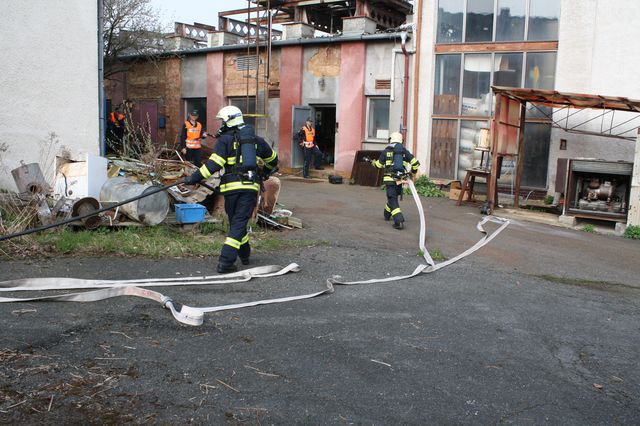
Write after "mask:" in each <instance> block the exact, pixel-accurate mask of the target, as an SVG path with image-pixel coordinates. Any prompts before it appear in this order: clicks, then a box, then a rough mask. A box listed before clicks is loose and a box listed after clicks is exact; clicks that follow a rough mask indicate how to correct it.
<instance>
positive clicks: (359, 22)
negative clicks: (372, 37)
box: [342, 16, 376, 36]
mask: <svg viewBox="0 0 640 426" xmlns="http://www.w3.org/2000/svg"><path fill="white" fill-rule="evenodd" d="M375 32H376V21H374V20H373V19H371V18H368V17H366V16H347V17H345V18H342V35H345V36H353V35H363V34H373V33H375Z"/></svg>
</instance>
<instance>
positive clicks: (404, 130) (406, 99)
mask: <svg viewBox="0 0 640 426" xmlns="http://www.w3.org/2000/svg"><path fill="white" fill-rule="evenodd" d="M404 27H405V28H408V29H411V28H413V24H408V25H404ZM400 40H401V43H402V44H401V46H402V53H403V54H404V88H403V89H404V91H403V94H402V139H403V140H405V141H406V137H407V113H408V111H409V58H410V56H411V55H413V54H415V53H416V51H415V49H413V50H408V49H407V31H403V32H402V33H400ZM394 55H395V53H394Z"/></svg>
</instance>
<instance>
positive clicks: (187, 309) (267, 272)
mask: <svg viewBox="0 0 640 426" xmlns="http://www.w3.org/2000/svg"><path fill="white" fill-rule="evenodd" d="M182 182H183V181H182V180H181V181H178V182H175V183H173V184H171V185H167V186H163V187H158V188H157V189H154V190H152V191H149V192H147V193H144V194H142V195H140V196H137V197H133V198H130V199H128V200H125V201H122V202H119V203H117V204H115V205H112V206H109V207H105V208H102V209H99V210H95V211H92V212H91V213H88V214H85V215H81V216H76V217H72V218H70V219H67V220H64V221H61V222H58V223H55V224H51V225H47V226H43V227H40V228H35V229H30V230H26V231H23V232H20V233H17V234H12V235H7V236H4V237H0V242H1V241H5V240H8V239H11V238H16V237H19V236H23V235H28V234H32V233H35V232H40V231H44V230H46V229H50V228H53V227H56V226H61V225H64V224H68V223H71V222H73V221H77V220H81V219H84V218H86V217H90V216H93V215H96V214H99V213H102V212H104V211H107V210H111V209H114V208H117V207H119V206H121V205H124V204H127V203H130V202H133V201H136V200H138V199H140V198H144V197H147V196H150V195H153V194H156V193H158V192H160V191H166V190H168V189H169V188H171V187H173V186H175V185H178V184H180V183H182ZM408 185H409V188H410V190H411V194H412V195H413V199H414V201H415V203H416V206H417V208H418V212H419V216H420V236H419V242H418V245H419V247H420V250H421V251H422V255H423V257H424V260H425V261H426V264H420V265H418V266H417V267H416V268H415V269H414V270H413V272H412V273H411V274H409V275H401V276H395V277H387V278H374V279H369V280H364V281H344V280H343V278H342V277H340V276H334V277H332V278H329V279H327V280H326V287H325V288H324V289H323V290H320V291H317V292H314V293H308V294H303V295H298V296H287V297H280V298H274V299H263V300H257V301H251V302H244V303H237V304H230V305H219V306H209V307H191V306H187V305H179V304H178V307H179V309H178V307H177V306H176V303H174V301H173V300H172V299H171V298H170V297H168V296H165V295H163V294H162V293H159V292H157V291H153V290H149V289H146V288H142V287H161V286H198V285H226V284H232V283H239V282H247V281H249V280H251V279H254V278H268V277H274V276H281V275H285V274H287V273H289V272H299V271H300V267H299V266H298V265H297V264H296V263H291V264H289V265H287V266H285V267H281V266H277V265H269V266H259V267H255V268H250V269H245V270H242V271H239V272H234V273H230V274H223V275H213V276H203V277H183V278H157V279H140V280H84V279H75V278H26V279H18V280H10V281H4V282H0V292H18V291H51V290H72V289H75V290H78V289H82V290H90V289H91V290H90V291H85V292H76V293H67V294H62V295H50V296H37V297H29V298H14V297H0V303H10V302H45V301H50V302H96V301H99V300H104V299H109V298H113V297H118V296H136V297H141V298H145V299H150V300H153V301H155V302H158V303H160V304H161V305H162V307H163V308H166V309H169V310H170V311H171V314H172V315H173V317H174V318H175V319H176V321H178V322H180V323H182V324H186V325H192V326H199V325H202V324H203V322H204V314H205V313H208V312H219V311H225V310H235V309H241V308H247V307H253V306H259V305H268V304H275V303H287V302H292V301H296V300H304V299H311V298H314V297H318V296H321V295H327V294H331V293H333V292H334V291H335V289H334V286H336V285H362V284H374V283H388V282H394V281H399V280H404V279H408V278H412V277H415V276H418V275H420V274H427V273H432V272H435V271H437V270H439V269H442V268H444V267H445V266H448V265H451V264H452V263H454V262H456V261H458V260H460V259H462V258H464V257H466V256H468V255H470V254H472V253H474V252H475V251H477V250H479V249H480V248H481V247H483V246H484V245H486V244H488V243H489V242H490V241H491V240H493V239H494V238H495V237H496V236H498V234H500V232H502V231H503V230H504V229H505V228H506V227H507V226H508V225H509V221H508V220H506V219H502V218H498V217H495V216H485V217H484V218H483V219H482V220H481V221H480V222H478V224H477V225H476V228H477V229H478V231H479V232H481V233H482V234H483V236H482V238H480V240H478V242H476V243H475V244H474V245H473V246H471V247H470V248H468V249H467V250H465V251H464V252H462V253H460V254H459V255H457V256H455V257H453V258H451V259H449V260H447V261H444V262H441V263H438V264H436V263H435V262H434V261H433V259H432V257H431V255H430V254H429V251H428V250H427V248H426V245H425V236H426V224H425V217H424V210H423V208H422V202H421V201H420V197H419V196H418V193H417V191H416V188H415V185H414V184H413V182H412V181H411V180H409V181H408ZM209 189H210V188H209ZM487 222H495V223H498V224H500V226H499V227H498V229H496V230H495V231H494V232H493V233H491V234H488V233H487V231H485V229H484V227H483V225H484V224H486V223H487Z"/></svg>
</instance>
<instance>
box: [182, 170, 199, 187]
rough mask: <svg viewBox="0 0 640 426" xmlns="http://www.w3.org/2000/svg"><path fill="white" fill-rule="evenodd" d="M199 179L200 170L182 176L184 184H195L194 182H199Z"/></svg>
mask: <svg viewBox="0 0 640 426" xmlns="http://www.w3.org/2000/svg"><path fill="white" fill-rule="evenodd" d="M201 179H202V178H201V177H200V172H195V173H194V174H192V175H191V176H187V177H186V178H184V183H185V184H186V185H195V184H196V183H198V182H200V180H201Z"/></svg>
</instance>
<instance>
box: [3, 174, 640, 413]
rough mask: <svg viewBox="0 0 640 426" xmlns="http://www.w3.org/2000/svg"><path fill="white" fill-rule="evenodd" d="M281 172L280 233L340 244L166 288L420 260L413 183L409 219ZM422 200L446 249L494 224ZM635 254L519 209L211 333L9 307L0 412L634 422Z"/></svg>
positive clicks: (291, 279)
mask: <svg viewBox="0 0 640 426" xmlns="http://www.w3.org/2000/svg"><path fill="white" fill-rule="evenodd" d="M282 182H283V187H282V192H281V195H280V201H281V202H282V203H284V204H285V205H286V208H288V209H291V210H293V211H294V213H295V215H296V216H297V217H299V218H301V219H302V221H303V223H304V226H305V228H304V229H302V230H295V231H283V232H281V236H282V238H288V239H305V240H321V241H324V242H325V243H323V244H319V245H314V246H313V247H308V248H302V249H295V250H293V249H289V250H285V251H282V252H278V253H270V254H267V253H257V254H256V255H255V256H254V257H253V261H254V264H255V265H267V264H279V265H286V264H288V263H290V262H296V263H298V264H299V265H300V266H301V268H302V270H301V272H299V273H297V274H289V275H286V276H283V277H278V278H268V279H260V280H254V281H250V282H246V283H240V284H232V285H225V286H209V287H197V288H163V289H161V290H160V291H161V292H162V293H164V294H166V295H169V296H171V297H172V298H173V299H174V300H176V301H178V302H181V303H184V304H187V305H190V306H212V305H219V304H226V303H236V302H242V301H249V300H257V299H264V298H272V297H281V296H289V295H297V294H303V293H308V292H313V291H318V290H321V289H322V288H324V282H325V280H326V279H327V278H329V277H331V276H332V275H336V274H339V275H342V276H343V277H344V278H346V279H349V280H357V279H368V278H383V277H386V276H394V275H401V274H407V273H409V272H410V271H412V270H413V269H414V268H415V266H416V265H418V264H420V263H421V258H420V257H418V242H417V232H418V224H419V222H418V217H417V210H416V208H415V206H412V205H411V204H412V201H411V198H410V197H405V199H404V201H403V202H401V207H402V208H403V210H404V211H405V214H406V217H407V229H405V230H403V231H397V230H394V229H392V227H391V225H390V224H389V223H387V222H385V221H384V220H383V219H382V208H383V206H384V202H385V196H384V192H383V191H380V190H379V189H377V188H365V187H358V186H350V185H330V184H328V183H325V182H318V183H310V182H305V181H303V180H301V179H296V178H284V179H283V181H282ZM422 201H423V206H424V208H425V211H426V216H427V227H428V230H427V247H429V248H430V249H431V250H439V251H440V252H441V253H442V254H443V255H444V256H445V257H446V258H451V257H453V256H455V255H456V254H458V253H460V252H462V251H463V250H465V249H466V248H468V247H469V246H471V245H472V244H473V243H475V241H477V240H478V239H479V238H480V234H479V233H478V232H477V231H476V230H475V224H476V223H477V222H478V220H480V219H481V216H480V214H479V209H478V208H477V207H474V206H462V207H456V206H455V203H454V202H453V201H451V200H448V199H426V198H424V199H422ZM498 213H499V212H498ZM496 227H497V226H496V225H494V224H490V225H487V229H488V230H494V229H495V228H496ZM639 259H640V242H638V241H632V240H627V239H623V238H619V237H612V236H604V235H598V234H590V233H585V232H580V231H572V230H566V229H563V228H555V227H551V226H548V225H540V224H535V223H530V222H523V221H515V222H514V223H512V224H511V225H510V226H509V227H508V228H507V229H506V230H505V231H504V232H503V233H502V234H500V235H499V236H498V237H497V238H496V239H495V240H493V241H492V242H491V243H490V244H489V245H488V246H486V247H484V248H482V249H481V250H480V251H478V252H477V253H475V254H473V255H471V256H470V257H467V258H465V259H463V260H461V261H459V262H458V263H455V264H453V265H451V266H449V267H446V268H444V269H442V270H440V271H437V272H436V273H433V274H428V275H422V276H419V277H415V278H412V279H408V280H404V281H397V282H391V283H385V284H373V285H363V286H354V287H339V288H337V289H336V292H335V293H334V294H332V295H329V296H322V297H319V298H315V299H310V300H305V301H298V302H292V303H288V304H280V305H271V306H262V307H257V308H248V309H242V310H237V311H226V312H221V313H216V314H207V316H206V317H205V323H204V325H202V326H200V327H187V326H183V325H180V324H178V323H177V322H175V321H174V320H173V318H172V317H171V315H170V314H169V312H168V311H166V310H163V309H162V308H161V307H160V306H159V305H157V304H154V303H152V302H149V301H146V300H143V299H135V298H124V297H123V298H118V299H110V300H107V301H102V302H97V303H87V304H76V303H25V304H0V328H1V330H2V334H1V335H0V362H1V364H0V422H2V423H46V424H51V423H58V424H59V423H63V422H64V423H83V424H87V423H100V424H104V423H118V424H119V423H133V424H142V423H152V424H156V423H161V424H168V423H177V422H185V423H196V424H203V423H210V424H224V423H229V424H434V423H435V424H497V423H516V424H541V423H549V424H580V425H583V424H638V423H640V355H639V353H640V315H639V314H640V279H639V278H638V277H640V262H639V261H638V260H639ZM216 260H217V253H212V256H211V257H209V258H205V259H201V258H185V259H175V258H169V259H163V260H161V261H157V260H148V259H135V258H124V257H109V258H68V257H67V258H58V259H31V260H29V261H23V260H21V261H0V271H1V274H0V276H1V279H2V280H9V279H17V278H24V277H45V276H68V277H80V278H104V279H127V278H140V277H173V276H176V274H178V273H179V274H180V276H189V275H201V274H212V273H213V271H214V267H215V264H216Z"/></svg>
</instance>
